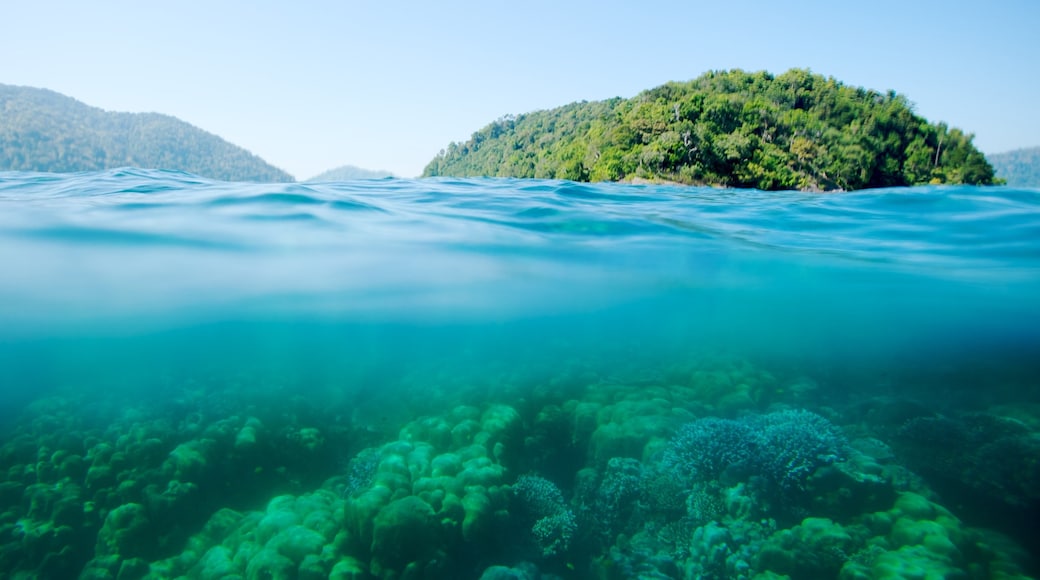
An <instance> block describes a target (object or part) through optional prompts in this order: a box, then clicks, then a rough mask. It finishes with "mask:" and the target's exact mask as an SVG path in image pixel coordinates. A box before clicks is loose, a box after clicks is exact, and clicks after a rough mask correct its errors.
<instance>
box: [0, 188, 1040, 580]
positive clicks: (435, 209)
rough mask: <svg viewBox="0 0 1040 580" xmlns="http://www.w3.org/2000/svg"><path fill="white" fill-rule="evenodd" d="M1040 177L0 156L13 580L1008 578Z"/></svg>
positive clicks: (0, 517)
mask: <svg viewBox="0 0 1040 580" xmlns="http://www.w3.org/2000/svg"><path fill="white" fill-rule="evenodd" d="M1038 521H1040V191H1038V190H1029V189H1013V188H1008V187H966V186H928V187H915V188H894V189H881V190H870V191H862V192H852V193H834V194H817V193H801V192H763V191H753V190H734V189H712V188H700V187H683V186H672V185H649V184H606V183H600V184H582V183H572V182H565V181H546V180H516V179H426V180H404V179H383V180H359V181H351V182H338V183H295V184H260V183H228V182H220V181H213V180H208V179H204V178H200V177H197V176H193V175H189V174H185V173H179V172H171V171H152V170H139V169H130V168H127V169H120V170H112V171H106V172H94V173H78V174H43V173H20V172H0V576H3V577H5V578H77V577H79V578H119V579H121V580H122V579H134V578H207V579H209V578H212V579H231V578H249V579H253V578H264V579H274V578H285V579H305V578H307V579H309V578H387V579H389V578H475V579H476V578H484V579H505V578H518V579H519V578H530V579H538V578H544V579H554V578H780V577H789V578H846V579H859V578H926V577H928V578H933V577H935V578H938V577H943V578H946V577H949V578H1029V577H1036V576H1037V574H1038V573H1040V559H1038V556H1040V541H1038V539H1037V536H1036V533H1035V529H1036V523H1037V522H1038Z"/></svg>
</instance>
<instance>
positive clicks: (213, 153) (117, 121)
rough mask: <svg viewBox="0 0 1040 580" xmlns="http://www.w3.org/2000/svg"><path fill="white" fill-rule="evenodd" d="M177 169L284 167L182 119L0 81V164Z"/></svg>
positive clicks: (246, 174) (258, 177)
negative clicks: (100, 104) (110, 108)
mask: <svg viewBox="0 0 1040 580" xmlns="http://www.w3.org/2000/svg"><path fill="white" fill-rule="evenodd" d="M128 166H129V167H140V168H146V169H175V170H180V171H187V172H189V173H194V174H196V175H201V176H204V177H210V178H214V179H223V180H228V181H292V180H293V178H292V176H291V175H289V174H288V173H286V172H284V171H282V170H280V169H278V168H276V167H273V166H271V165H269V164H267V163H266V162H264V161H263V160H262V159H260V158H259V157H257V156H256V155H253V154H251V153H249V152H248V151H246V150H245V149H242V148H241V147H237V146H235V145H232V144H231V143H228V142H227V141H224V140H223V139H221V138H220V137H217V136H216V135H213V134H211V133H207V132H206V131H203V130H201V129H199V128H197V127H194V126H192V125H190V124H188V123H185V122H184V121H181V120H179V119H176V118H174V117H170V116H168V115H160V114H157V113H112V112H107V111H103V110H101V109H98V108H96V107H91V106H88V105H85V104H83V103H81V102H79V101H77V100H75V99H72V98H70V97H66V96H64V95H61V94H59V93H55V92H53V91H49V90H46V89H36V88H30V87H16V86H10V85H2V84H0V171H5V170H15V171H47V172H59V173H60V172H70V171H94V170H101V169H112V168H115V167H128Z"/></svg>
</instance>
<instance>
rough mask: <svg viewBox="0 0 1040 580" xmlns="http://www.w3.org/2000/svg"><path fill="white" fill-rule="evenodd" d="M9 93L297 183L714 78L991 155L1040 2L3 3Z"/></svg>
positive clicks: (1031, 70)
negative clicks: (151, 120)
mask: <svg viewBox="0 0 1040 580" xmlns="http://www.w3.org/2000/svg"><path fill="white" fill-rule="evenodd" d="M0 12H2V19H3V26H2V32H0V54H2V55H4V56H3V57H2V58H0V83H4V84H11V85H23V86H32V87H41V88H47V89H51V90H54V91H58V92H60V93H63V94H65V95H68V96H71V97H74V98H76V99H78V100H80V101H82V102H84V103H86V104H88V105H92V106H96V107H100V108H102V109H106V110H110V111H132V112H159V113H165V114H168V115H173V116H175V117H178V118H180V119H182V120H184V121H187V122H189V123H191V124H193V125H195V126H197V127H200V128H202V129H205V130H206V131H209V132H211V133H215V134H217V135H219V136H221V137H223V138H224V139H226V140H228V141H230V142H232V143H234V144H236V145H239V146H241V147H244V148H246V149H248V150H249V151H250V152H252V153H255V154H256V155H259V156H260V157H262V158H263V159H264V160H266V161H268V162H269V163H271V164H273V165H275V166H277V167H279V168H281V169H284V170H286V171H288V172H289V173H291V174H292V175H293V176H295V177H296V178H297V179H300V180H302V179H306V178H309V177H312V176H314V175H316V174H318V173H320V172H322V171H325V170H327V169H331V168H333V167H337V166H340V165H344V164H350V165H356V166H360V167H364V168H367V169H381V170H387V171H392V172H393V173H394V174H396V175H398V176H400V177H414V176H417V175H419V174H420V173H422V170H423V168H424V167H425V165H426V164H427V163H428V162H429V161H430V160H431V159H432V158H433V157H434V155H436V154H437V152H438V151H440V150H441V149H443V148H445V147H447V145H448V144H449V143H450V142H452V141H465V140H466V139H468V138H469V136H470V135H471V134H472V133H473V132H475V131H476V130H478V129H480V128H481V127H483V126H485V125H487V124H488V123H490V122H491V121H494V120H495V119H497V118H499V117H501V116H503V115H506V114H519V113H524V112H529V111H534V110H539V109H548V108H552V107H556V106H560V105H564V104H567V103H571V102H574V101H581V100H590V101H591V100H600V99H606V98H610V97H615V96H620V97H632V96H635V95H636V94H638V93H639V92H640V91H642V90H645V89H649V88H652V87H655V86H658V85H661V84H663V83H665V82H668V81H684V80H689V79H693V78H696V77H697V76H700V75H701V74H702V73H704V72H706V71H709V70H729V69H735V68H739V69H743V70H747V71H757V70H766V71H769V72H772V73H774V74H779V73H782V72H784V71H786V70H788V69H791V68H796V67H797V68H807V69H810V70H811V71H813V72H814V73H818V74H822V75H824V76H831V77H834V78H836V79H837V80H839V81H842V82H844V83H845V84H847V85H852V86H862V87H865V88H868V89H875V90H879V91H888V90H895V91H897V92H899V93H902V94H904V95H906V96H907V97H908V98H909V99H910V101H911V102H913V103H914V104H915V107H916V109H915V110H916V111H917V113H919V114H921V115H923V116H924V117H925V118H927V119H929V120H930V121H933V122H934V121H945V122H947V123H949V124H950V125H952V126H955V127H959V128H961V129H963V130H964V131H966V132H969V133H974V134H975V144H976V146H978V147H979V149H981V150H982V151H983V152H985V153H999V152H1003V151H1008V150H1011V149H1016V148H1020V147H1032V146H1038V145H1040V115H1038V114H1037V113H1036V110H1035V106H1036V105H1035V103H1037V102H1038V101H1040V74H1038V72H1040V70H1038V67H1040V41H1037V39H1036V32H1037V29H1038V28H1040V1H1038V0H993V1H992V2H982V1H980V0H976V1H973V2H966V1H960V0H945V1H942V2H940V1H933V0H898V1H892V0H872V1H869V2H865V1H858V2H834V1H831V2H823V1H816V0H809V1H797V0H791V1H789V2H778V1H776V0H769V1H755V0H743V1H742V0H726V1H725V2H723V1H721V0H716V1H715V2H701V1H698V0H680V1H655V0H641V1H639V2H612V1H610V0H598V1H595V2H593V1H586V0H574V1H568V0H526V1H524V2H516V1H506V0H481V1H472V2H471V1H455V0H440V1H438V2H431V1H414V2H406V1H403V0H382V1H380V2H376V1H351V0H339V1H334V0H320V1H319V0H296V1H292V2H290V1H288V0H282V1H277V2H276V1H270V0H249V1H243V0H205V1H198V0H177V1H174V0H149V1H141V0H132V1H131V0H92V1H90V2H84V1H83V0H72V1H69V0H4V6H3V10H2V11H0Z"/></svg>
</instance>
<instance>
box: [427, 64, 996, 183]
mask: <svg viewBox="0 0 1040 580" xmlns="http://www.w3.org/2000/svg"><path fill="white" fill-rule="evenodd" d="M972 137H973V136H972V135H968V134H965V133H963V132H962V131H961V130H959V129H955V128H950V127H948V126H947V125H946V124H944V123H938V124H932V123H929V122H928V121H926V120H925V119H923V118H921V117H920V116H918V115H916V114H914V112H913V108H912V106H911V104H910V103H909V101H907V99H906V98H905V97H904V96H902V95H898V94H896V93H895V92H891V91H890V92H888V93H879V92H876V91H872V90H866V89H863V88H853V87H849V86H845V85H844V84H842V83H840V82H838V81H836V80H834V79H833V78H825V77H823V76H820V75H815V74H812V73H810V72H809V71H806V70H798V69H794V70H790V71H788V72H786V73H784V74H782V75H779V76H773V75H771V74H769V73H766V72H757V73H748V72H743V71H740V70H734V71H729V72H722V71H719V72H709V73H706V74H704V75H702V76H701V77H699V78H697V79H695V80H692V81H689V82H684V83H679V82H671V83H668V84H665V85H663V86H660V87H657V88H654V89H650V90H648V91H644V92H643V93H641V94H639V95H638V96H636V97H634V98H631V99H622V98H614V99H610V100H606V101H595V102H580V103H572V104H570V105H566V106H563V107H560V108H557V109H552V110H548V111H536V112H533V113H528V114H523V115H517V116H506V117H503V118H501V119H499V120H497V121H495V122H493V123H491V124H490V125H488V126H487V127H484V128H483V129H481V130H480V131H477V132H476V133H474V134H473V137H472V138H471V139H470V140H469V141H467V142H465V143H452V144H450V145H449V147H448V149H447V150H444V151H441V152H440V153H439V154H438V155H437V156H436V157H435V158H434V159H433V161H431V162H430V164H429V165H427V167H426V169H425V171H424V173H423V175H424V176H438V175H445V176H492V177H493V176H501V177H538V178H556V179H570V180H575V181H620V180H631V179H640V178H645V179H654V180H667V181H676V182H680V183H687V184H708V185H719V186H732V187H753V188H759V189H769V190H776V189H804V190H852V189H862V188H868V187H885V186H902V185H914V184H922V183H968V184H990V183H992V182H993V180H994V174H993V168H992V167H991V166H990V165H989V163H988V162H987V161H986V158H985V157H984V156H983V154H982V153H981V152H979V151H978V150H977V149H976V148H975V147H974V145H973V144H972V142H971V141H972Z"/></svg>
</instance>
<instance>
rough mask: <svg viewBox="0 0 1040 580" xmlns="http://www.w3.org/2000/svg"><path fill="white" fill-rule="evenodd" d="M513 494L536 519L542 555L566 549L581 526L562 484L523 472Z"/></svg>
mask: <svg viewBox="0 0 1040 580" xmlns="http://www.w3.org/2000/svg"><path fill="white" fill-rule="evenodd" d="M513 494H514V495H515V496H516V497H517V499H518V500H519V501H520V504H521V506H522V507H523V509H524V510H525V511H526V512H527V514H528V515H529V516H530V517H531V518H532V519H534V520H535V521H534V525H533V526H532V527H531V534H532V536H533V537H534V540H535V543H536V544H538V547H539V548H541V550H542V555H544V556H552V555H555V554H561V553H563V552H566V551H567V549H568V548H569V547H570V543H571V539H572V538H573V537H574V534H575V532H577V530H578V523H577V520H576V519H575V517H574V512H573V511H571V509H570V508H569V507H567V503H566V502H565V501H564V499H563V493H562V492H560V488H558V487H556V484H555V483H553V482H551V481H549V480H548V479H545V478H544V477H539V476H537V475H521V476H520V477H519V478H517V480H516V483H514V484H513Z"/></svg>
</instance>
